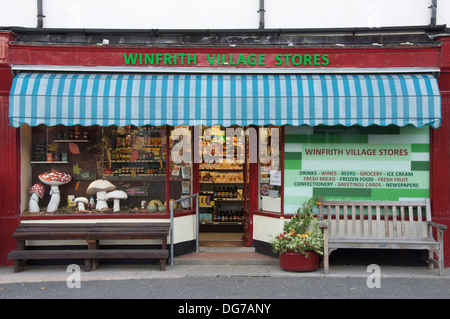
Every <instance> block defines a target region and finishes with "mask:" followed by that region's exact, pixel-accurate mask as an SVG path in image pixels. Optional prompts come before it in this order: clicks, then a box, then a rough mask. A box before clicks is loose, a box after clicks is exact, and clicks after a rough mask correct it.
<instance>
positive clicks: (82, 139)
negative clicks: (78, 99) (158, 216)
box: [22, 125, 192, 214]
mask: <svg viewBox="0 0 450 319" xmlns="http://www.w3.org/2000/svg"><path fill="white" fill-rule="evenodd" d="M172 131H173V129H171V128H169V127H166V126H162V127H152V126H142V127H134V126H124V127H117V126H109V127H98V126H92V127H82V126H79V125H77V126H72V127H66V126H62V125H59V126H53V127H47V126H43V125H41V126H38V127H32V128H31V127H24V128H23V129H22V140H23V142H22V150H23V152H22V154H23V156H22V161H23V165H24V167H25V169H24V174H23V179H24V183H23V185H24V186H23V187H26V188H27V189H26V192H27V193H28V194H29V197H28V198H27V201H26V203H25V201H23V209H22V211H23V214H108V213H120V214H130V213H131V214H145V213H162V214H165V213H166V211H167V209H168V208H169V205H168V203H167V201H168V200H170V198H173V199H179V198H180V197H182V196H183V195H190V194H191V176H192V172H191V169H192V165H191V164H190V162H189V163H185V162H181V163H175V162H174V161H172V159H171V157H170V153H171V152H170V151H171V148H172V147H173V146H174V144H176V142H175V143H174V141H173V140H172V139H169V132H172ZM168 144H169V149H167V146H168ZM188 156H189V157H190V154H188ZM167 158H169V163H170V164H169V167H168V166H167V164H166V163H167V162H168V161H167ZM27 159H28V160H27ZM25 173H27V174H25ZM59 176H61V180H59V179H58V178H59ZM62 179H64V180H62ZM168 181H169V183H168ZM27 185H28V186H27ZM168 194H170V198H169V196H168ZM189 208H190V204H186V203H181V205H177V210H183V209H189Z"/></svg>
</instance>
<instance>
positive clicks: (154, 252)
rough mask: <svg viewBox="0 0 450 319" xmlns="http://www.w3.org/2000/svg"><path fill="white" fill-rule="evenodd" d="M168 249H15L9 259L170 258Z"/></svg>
mask: <svg viewBox="0 0 450 319" xmlns="http://www.w3.org/2000/svg"><path fill="white" fill-rule="evenodd" d="M168 257H169V251H168V250H167V249H161V250H158V249H96V250H88V249H84V250H83V249H81V250H75V249H74V250H67V249H66V250H46V249H44V250H14V251H12V252H10V253H9V254H8V259H78V258H83V259H85V258H89V259H101V258H168Z"/></svg>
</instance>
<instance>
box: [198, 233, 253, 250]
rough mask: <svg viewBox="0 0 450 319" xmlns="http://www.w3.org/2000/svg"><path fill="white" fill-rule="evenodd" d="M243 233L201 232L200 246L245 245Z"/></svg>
mask: <svg viewBox="0 0 450 319" xmlns="http://www.w3.org/2000/svg"><path fill="white" fill-rule="evenodd" d="M242 235H243V234H242V233H200V234H199V246H200V247H202V248H211V247H217V248H220V247H245V245H244V242H243V241H242Z"/></svg>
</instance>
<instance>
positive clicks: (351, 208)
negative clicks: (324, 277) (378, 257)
mask: <svg viewBox="0 0 450 319" xmlns="http://www.w3.org/2000/svg"><path fill="white" fill-rule="evenodd" d="M319 220H320V221H321V222H320V225H321V227H322V228H323V229H324V237H325V244H324V246H325V247H324V256H323V261H324V272H325V273H328V269H329V255H330V254H331V252H333V251H334V250H336V249H339V248H365V249H418V250H428V255H429V267H430V269H431V268H432V267H433V264H435V265H437V266H438V267H439V275H442V271H443V269H444V249H443V237H444V231H445V229H446V228H447V226H445V225H442V224H438V223H435V222H432V221H431V207H430V200H429V199H426V200H424V201H332V200H327V201H321V206H319ZM433 228H436V230H437V240H435V239H434V238H433V232H432V230H433ZM433 254H436V256H437V260H436V259H434V258H433Z"/></svg>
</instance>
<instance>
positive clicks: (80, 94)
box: [9, 73, 441, 128]
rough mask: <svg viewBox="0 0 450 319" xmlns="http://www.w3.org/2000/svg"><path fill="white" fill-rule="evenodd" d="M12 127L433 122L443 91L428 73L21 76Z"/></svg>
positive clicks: (13, 91) (16, 85)
mask: <svg viewBox="0 0 450 319" xmlns="http://www.w3.org/2000/svg"><path fill="white" fill-rule="evenodd" d="M9 118H10V123H11V125H12V126H14V127H18V126H20V125H21V124H23V123H26V124H28V125H30V126H36V125H39V124H45V125H47V126H53V125H58V124H62V125H67V126H71V125H76V124H80V125H84V126H91V125H100V126H109V125H117V126H124V125H136V126H142V125H181V124H185V125H206V126H210V125H215V124H220V125H223V126H230V125H240V126H246V125H252V124H253V125H268V124H273V125H311V126H314V125H320V124H323V125H345V126H351V125H362V126H369V125H381V126H387V125H397V126H405V125H409V124H411V125H414V126H417V127H421V126H424V125H431V126H432V127H435V128H436V127H439V125H440V118H441V105H440V93H439V88H438V86H437V81H436V78H434V77H433V76H431V75H427V74H415V75H407V74H396V75H205V74H203V75H196V74H185V75H174V74H157V75H150V74H146V75H142V74H132V75H129V74H95V73H94V74H92V73H91V74H80V73H76V74H70V73H22V74H19V75H17V76H16V77H15V78H14V81H13V85H12V88H11V94H10V98H9Z"/></svg>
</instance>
